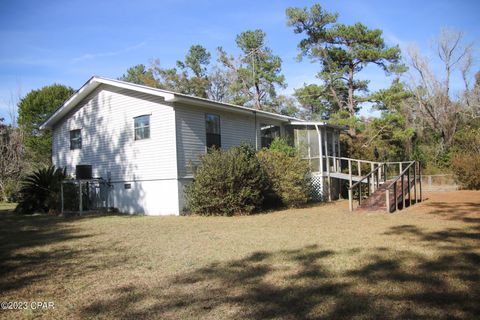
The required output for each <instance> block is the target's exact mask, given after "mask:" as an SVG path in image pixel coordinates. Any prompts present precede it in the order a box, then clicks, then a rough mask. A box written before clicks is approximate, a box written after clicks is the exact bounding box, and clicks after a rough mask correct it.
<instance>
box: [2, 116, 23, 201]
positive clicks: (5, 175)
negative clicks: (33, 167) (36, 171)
mask: <svg viewBox="0 0 480 320" xmlns="http://www.w3.org/2000/svg"><path fill="white" fill-rule="evenodd" d="M23 158H24V147H23V139H22V131H21V130H20V129H18V128H16V127H14V126H13V125H7V124H5V123H4V119H3V118H0V196H1V197H2V200H3V201H7V200H8V199H7V192H6V189H7V184H8V183H15V182H16V181H17V180H18V179H19V177H20V175H21V173H22V170H23V169H24V164H25V161H24V159H23Z"/></svg>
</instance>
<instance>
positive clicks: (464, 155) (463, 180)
mask: <svg viewBox="0 0 480 320" xmlns="http://www.w3.org/2000/svg"><path fill="white" fill-rule="evenodd" d="M451 167H452V170H453V172H454V174H455V177H456V179H457V181H458V182H459V183H460V184H461V185H462V187H463V188H465V189H474V190H479V189H480V128H477V129H474V128H465V129H463V130H460V131H459V132H457V133H456V134H455V137H454V148H453V159H452V166H451Z"/></svg>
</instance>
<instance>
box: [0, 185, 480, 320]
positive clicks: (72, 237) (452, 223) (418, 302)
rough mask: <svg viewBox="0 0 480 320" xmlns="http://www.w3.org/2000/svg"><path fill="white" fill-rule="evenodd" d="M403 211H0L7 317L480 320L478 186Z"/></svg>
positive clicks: (338, 206) (1, 285) (336, 206)
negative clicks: (59, 214)
mask: <svg viewBox="0 0 480 320" xmlns="http://www.w3.org/2000/svg"><path fill="white" fill-rule="evenodd" d="M427 197H428V198H429V199H428V200H427V201H425V202H423V203H421V204H418V205H415V206H412V207H411V208H408V209H406V210H404V211H401V212H400V213H396V214H390V215H387V214H384V213H367V214H359V213H353V214H352V213H349V212H348V209H347V203H346V202H337V203H332V204H326V205H319V206H313V207H310V208H305V209H294V210H293V209H292V210H285V211H280V212H275V213H270V214H265V215H256V216H245V217H233V218H224V217H208V218H206V217H161V218H159V217H136V216H134V217H130V216H106V217H87V218H71V219H63V218H55V217H48V216H33V217H19V216H13V215H11V214H2V215H0V219H1V221H0V232H1V233H0V239H1V242H0V249H1V253H0V254H1V255H0V258H1V260H0V261H1V262H0V272H1V274H2V277H1V278H0V292H1V297H2V299H1V300H7V301H8V300H12V301H24V300H26V301H31V300H38V299H41V300H46V301H54V302H55V306H56V308H55V309H54V310H48V311H39V310H37V311H31V310H26V311H0V317H3V318H11V317H19V318H34V317H40V318H45V319H50V318H52V317H53V318H70V319H71V318H92V319H93V318H110V319H117V318H178V319H184V318H203V317H206V318H214V319H215V318H217V319H224V318H237V319H240V318H242V319H243V318H262V319H263V318H281V319H294V318H318V317H323V318H332V319H338V318H349V319H350V318H356V319H361V318H433V317H435V318H438V319H447V318H463V319H468V318H475V316H476V315H478V314H479V313H480V307H479V304H478V301H479V300H480V286H479V285H480V272H479V263H480V249H479V245H480V209H479V208H480V192H466V191H462V192H454V193H437V194H434V193H432V194H429V195H427Z"/></svg>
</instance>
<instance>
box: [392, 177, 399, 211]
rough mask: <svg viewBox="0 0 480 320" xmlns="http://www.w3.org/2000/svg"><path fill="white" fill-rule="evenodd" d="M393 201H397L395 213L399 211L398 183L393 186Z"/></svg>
mask: <svg viewBox="0 0 480 320" xmlns="http://www.w3.org/2000/svg"><path fill="white" fill-rule="evenodd" d="M393 201H395V211H397V210H398V199H397V182H396V181H395V183H394V184H393Z"/></svg>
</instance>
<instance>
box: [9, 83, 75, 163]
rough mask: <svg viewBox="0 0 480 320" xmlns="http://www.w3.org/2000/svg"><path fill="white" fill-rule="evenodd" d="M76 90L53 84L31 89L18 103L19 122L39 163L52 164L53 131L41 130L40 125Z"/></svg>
mask: <svg viewBox="0 0 480 320" xmlns="http://www.w3.org/2000/svg"><path fill="white" fill-rule="evenodd" d="M73 92H74V90H73V89H72V88H70V87H67V86H64V85H61V84H53V85H50V86H46V87H43V88H41V89H38V90H32V91H30V92H29V93H28V94H27V95H26V96H25V97H24V98H22V99H21V100H20V103H19V105H18V124H19V127H20V129H21V130H22V131H23V132H24V142H25V146H26V149H27V152H28V153H29V155H30V156H31V157H32V159H34V160H35V161H36V162H37V163H43V164H50V163H51V155H52V136H51V132H49V131H45V132H40V129H39V128H40V125H41V124H42V123H43V122H44V121H45V120H47V118H48V117H49V116H50V115H51V114H52V113H53V112H54V111H55V110H56V109H57V108H58V107H60V106H61V105H62V103H63V102H64V101H65V100H67V99H68V98H69V97H70V96H71V95H72V94H73Z"/></svg>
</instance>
